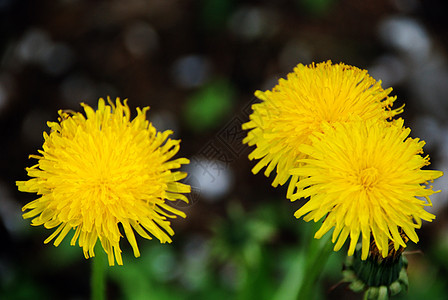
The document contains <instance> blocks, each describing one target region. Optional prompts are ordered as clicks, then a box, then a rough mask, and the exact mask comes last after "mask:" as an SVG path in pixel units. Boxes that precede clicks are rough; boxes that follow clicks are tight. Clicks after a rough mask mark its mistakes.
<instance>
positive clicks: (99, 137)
mask: <svg viewBox="0 0 448 300" xmlns="http://www.w3.org/2000/svg"><path fill="white" fill-rule="evenodd" d="M108 102H109V104H110V105H106V104H105V101H104V100H103V99H99V101H98V110H96V111H95V110H93V109H92V108H91V107H90V106H88V105H86V104H81V105H82V106H83V108H84V111H85V114H86V116H84V115H83V114H82V113H67V112H64V111H59V116H60V117H59V122H48V126H49V127H50V128H51V132H50V134H47V133H46V132H44V139H45V141H44V144H43V150H38V152H39V153H40V155H30V158H35V159H37V160H38V163H37V164H36V165H34V166H32V167H31V168H27V169H26V170H27V172H28V176H30V177H32V178H31V179H29V180H28V181H17V186H18V188H19V190H20V191H23V192H29V193H37V195H38V196H39V198H38V199H36V200H34V201H32V202H30V203H28V204H27V205H25V206H24V207H23V211H27V210H28V211H27V212H26V213H24V215H23V217H24V218H33V217H34V218H33V219H32V222H31V224H32V225H34V226H39V225H43V226H44V227H45V228H47V229H52V228H56V230H55V231H54V232H53V234H51V235H50V236H49V237H48V238H47V239H46V240H45V243H48V242H50V241H51V240H53V239H54V238H56V239H55V241H54V245H55V246H58V245H59V244H60V243H61V241H62V240H63V239H64V237H65V236H66V235H67V234H68V233H69V232H70V231H71V229H74V230H75V232H74V235H73V238H72V239H71V245H75V244H76V241H78V242H79V246H80V247H82V248H83V252H84V255H85V257H86V258H89V257H92V256H95V254H94V246H95V244H96V242H97V240H98V239H99V240H100V243H101V245H102V247H103V249H104V251H105V252H106V253H107V255H108V260H109V265H111V266H112V265H114V262H115V259H116V261H117V263H118V264H119V265H122V264H123V260H122V256H121V249H120V246H119V241H120V238H121V236H122V235H121V233H120V229H119V228H120V227H121V226H122V228H123V229H124V233H125V235H126V238H127V240H128V241H129V243H130V245H131V246H132V249H133V252H134V255H135V257H138V256H140V252H139V249H138V246H137V242H136V238H135V235H134V231H135V232H137V233H138V234H139V235H141V236H142V237H144V238H146V239H152V237H151V236H150V234H151V235H152V236H154V237H156V238H157V239H159V240H160V242H162V243H165V242H171V239H170V235H173V234H174V231H173V230H172V229H171V227H170V222H169V221H168V220H167V218H175V217H176V216H181V217H185V214H184V213H183V212H181V211H179V210H177V209H175V208H174V207H172V206H170V205H169V204H168V202H169V201H176V200H183V201H186V202H187V198H186V197H185V195H182V194H181V193H189V192H190V186H188V185H184V184H182V183H179V182H177V181H178V180H180V179H182V178H184V177H185V176H186V173H183V172H179V171H173V169H177V168H179V167H180V166H181V165H182V164H187V163H189V161H188V159H186V158H178V159H174V160H170V159H171V158H172V157H173V156H174V155H175V154H176V153H177V152H178V150H179V143H180V141H179V140H171V139H169V138H168V136H169V135H170V134H171V133H172V132H171V131H164V132H157V131H156V129H155V128H154V127H153V126H152V124H150V123H149V122H148V121H147V120H146V112H147V111H148V110H149V107H145V108H143V109H140V108H137V116H136V117H135V118H134V119H133V120H132V121H131V113H130V110H129V107H128V105H127V100H125V101H124V104H122V103H121V102H120V99H119V98H117V99H116V103H115V104H113V102H112V101H111V100H110V99H109V98H108ZM119 224H121V225H120V226H119ZM114 258H115V259H114Z"/></svg>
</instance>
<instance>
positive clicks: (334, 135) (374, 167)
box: [291, 119, 443, 259]
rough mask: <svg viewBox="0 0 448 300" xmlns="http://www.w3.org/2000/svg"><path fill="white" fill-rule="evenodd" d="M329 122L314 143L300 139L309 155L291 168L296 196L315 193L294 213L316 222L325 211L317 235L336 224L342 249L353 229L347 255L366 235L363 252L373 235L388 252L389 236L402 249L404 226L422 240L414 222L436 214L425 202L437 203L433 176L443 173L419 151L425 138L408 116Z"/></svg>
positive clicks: (335, 234) (334, 237) (406, 233)
mask: <svg viewBox="0 0 448 300" xmlns="http://www.w3.org/2000/svg"><path fill="white" fill-rule="evenodd" d="M324 128H325V129H324V133H315V134H314V135H312V136H311V137H310V139H311V141H312V144H311V145H301V146H300V151H302V152H303V153H305V154H306V155H308V158H305V159H302V160H301V163H303V164H304V165H303V166H301V167H300V168H296V169H293V170H292V171H291V174H294V175H296V176H299V177H300V178H301V179H300V181H299V182H298V183H297V193H295V194H294V195H293V196H292V197H291V200H296V199H299V198H307V197H309V201H308V202H307V203H306V204H305V205H303V206H302V207H301V208H300V209H299V210H298V211H297V212H296V213H295V216H296V217H297V218H300V217H301V216H304V215H305V216H304V218H303V219H304V220H305V221H310V220H314V221H315V222H317V221H318V220H320V219H321V218H323V217H325V218H324V221H323V223H322V226H321V228H320V229H319V230H318V231H317V232H316V234H315V238H321V237H322V236H323V235H324V234H325V233H326V232H328V231H329V230H330V229H331V228H333V227H334V231H333V235H332V241H333V243H335V242H336V240H337V243H336V244H335V247H334V250H335V251H338V250H339V249H340V248H341V247H342V245H343V244H344V243H345V241H346V239H347V238H348V236H349V235H350V239H351V241H350V246H349V250H348V255H353V252H354V251H355V247H356V244H357V242H358V239H359V237H360V236H361V239H362V255H361V256H362V259H366V258H367V256H368V252H369V246H370V238H371V236H373V240H374V241H375V244H376V246H377V247H378V250H379V251H380V252H381V255H382V256H383V257H386V256H387V254H388V251H389V241H391V242H392V243H393V245H394V249H395V250H397V249H398V248H399V247H400V246H401V247H403V248H404V247H406V243H405V241H403V238H402V237H401V235H400V232H402V234H403V235H404V237H405V239H407V238H406V236H407V237H409V239H410V240H411V241H413V242H414V243H417V242H418V236H417V234H416V232H415V229H416V228H420V227H421V225H422V220H425V221H432V220H433V219H434V218H435V216H434V215H432V214H430V213H428V212H427V211H425V209H424V207H425V206H432V204H431V201H430V199H429V197H428V196H430V195H432V194H433V193H435V192H434V191H433V190H432V187H428V186H426V184H427V183H428V181H432V180H434V179H436V178H438V177H440V176H442V175H443V173H442V172H441V171H431V170H422V169H421V168H422V167H424V166H427V165H429V157H428V156H425V157H423V156H421V155H420V154H422V153H423V148H422V147H423V145H424V144H425V142H424V141H419V139H413V138H409V137H408V136H409V133H410V129H409V128H404V127H403V120H402V119H399V120H397V121H394V122H381V121H376V122H375V121H373V120H369V121H364V122H352V123H350V124H343V123H340V124H332V125H326V126H324ZM423 199H426V200H423Z"/></svg>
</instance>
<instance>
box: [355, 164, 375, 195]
mask: <svg viewBox="0 0 448 300" xmlns="http://www.w3.org/2000/svg"><path fill="white" fill-rule="evenodd" d="M378 175H379V173H378V170H377V168H374V167H370V168H366V169H364V170H361V172H360V174H359V183H360V184H361V185H362V186H363V187H364V188H365V189H366V190H367V189H371V188H372V187H373V186H374V185H375V184H376V182H377V180H378Z"/></svg>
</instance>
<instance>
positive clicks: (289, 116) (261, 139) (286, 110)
mask: <svg viewBox="0 0 448 300" xmlns="http://www.w3.org/2000/svg"><path fill="white" fill-rule="evenodd" d="M391 91H392V88H389V89H386V90H384V89H383V88H382V87H381V81H378V82H377V81H375V79H373V78H372V77H370V76H369V75H368V74H367V71H365V70H360V69H358V68H356V67H352V66H348V65H345V64H342V63H340V64H332V63H331V61H327V62H324V63H319V64H316V65H315V64H312V65H310V66H304V65H302V64H299V65H298V66H297V67H295V68H294V72H293V73H290V74H288V76H287V79H286V80H285V79H280V81H279V83H278V85H277V86H275V87H274V89H273V90H272V91H266V92H261V91H256V92H255V96H257V97H258V98H259V99H260V100H261V103H257V104H254V105H253V106H252V108H253V113H252V114H251V115H250V121H249V122H248V123H246V124H244V125H243V129H250V131H249V132H248V134H247V137H246V138H245V139H244V140H243V143H247V144H248V145H249V146H253V145H255V146H256V149H255V150H253V152H252V153H251V154H250V155H249V159H251V160H252V159H260V161H259V162H258V163H257V164H256V165H255V167H254V168H253V169H252V172H253V173H254V174H256V173H258V172H259V171H260V170H261V169H262V168H263V167H266V170H265V172H264V174H265V175H266V176H269V175H270V173H271V172H272V170H274V168H276V171H277V174H276V177H275V179H274V181H273V183H272V185H273V186H274V187H276V186H277V185H283V184H284V183H285V182H286V181H287V180H288V179H289V178H290V177H291V175H290V172H289V171H290V170H291V169H292V168H296V167H298V166H299V163H298V160H299V159H302V158H305V157H306V156H305V155H304V154H303V153H302V152H301V151H299V147H298V146H299V145H301V144H310V138H309V136H310V134H311V133H313V132H315V131H321V126H322V124H323V123H337V122H339V123H345V122H351V121H352V120H353V119H356V118H361V119H362V120H368V119H383V120H385V119H387V118H391V117H393V116H395V115H396V114H399V113H401V112H402V110H403V109H402V108H399V109H395V110H392V109H391V107H392V105H393V102H394V101H395V99H396V97H390V96H388V95H389V93H390V92H391ZM297 180H298V177H297V176H296V175H293V176H292V178H291V181H290V184H289V188H288V192H287V197H288V198H289V197H290V196H291V194H292V193H293V189H294V186H295V184H296V183H297Z"/></svg>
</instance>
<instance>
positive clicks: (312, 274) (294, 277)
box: [275, 222, 332, 300]
mask: <svg viewBox="0 0 448 300" xmlns="http://www.w3.org/2000/svg"><path fill="white" fill-rule="evenodd" d="M307 225H308V224H307ZM309 225H310V226H309V228H308V229H309V232H308V236H307V237H305V238H306V239H305V241H308V243H307V245H308V247H305V248H304V249H302V250H301V251H299V255H298V257H297V258H296V260H295V261H294V263H293V264H292V265H291V268H290V269H289V272H288V273H287V274H286V277H285V279H284V281H283V283H282V285H281V286H280V288H279V290H278V291H277V294H276V295H275V299H276V300H280V299H281V300H294V299H311V298H310V293H311V292H312V289H313V287H314V285H315V284H316V282H317V280H318V279H319V275H320V274H321V273H322V270H323V268H324V267H325V264H326V263H327V260H328V258H329V256H330V254H331V252H332V243H331V241H330V239H331V234H326V235H325V236H324V237H322V238H321V239H315V238H314V233H315V232H316V230H317V229H318V228H319V227H320V225H321V223H320V222H319V223H317V224H313V225H311V224H309Z"/></svg>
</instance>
